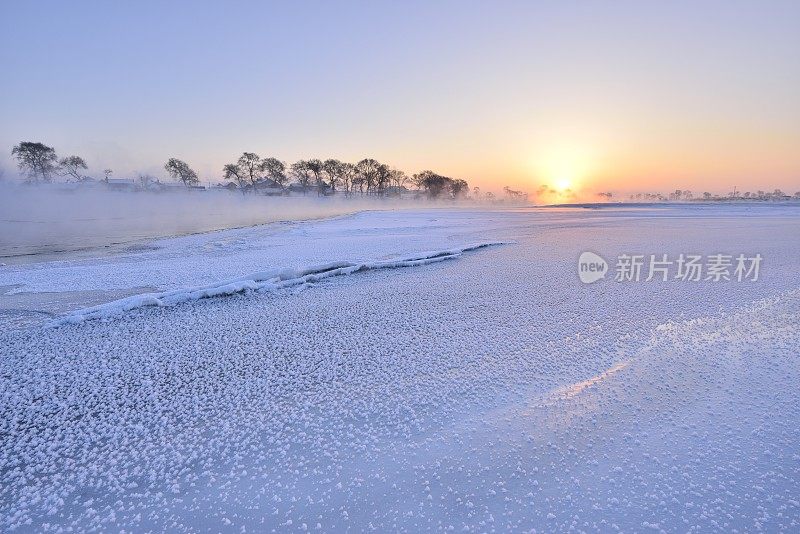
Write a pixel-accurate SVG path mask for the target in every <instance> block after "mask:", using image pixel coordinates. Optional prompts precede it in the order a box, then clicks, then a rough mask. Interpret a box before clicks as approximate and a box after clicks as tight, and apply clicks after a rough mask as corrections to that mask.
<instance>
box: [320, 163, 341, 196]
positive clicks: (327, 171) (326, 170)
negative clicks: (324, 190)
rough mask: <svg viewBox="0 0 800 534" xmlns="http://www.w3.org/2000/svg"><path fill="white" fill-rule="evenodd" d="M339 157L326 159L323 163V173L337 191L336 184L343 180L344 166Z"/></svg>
mask: <svg viewBox="0 0 800 534" xmlns="http://www.w3.org/2000/svg"><path fill="white" fill-rule="evenodd" d="M343 165H344V164H343V163H342V162H341V161H339V160H338V159H326V160H325V162H324V163H323V164H322V174H323V175H324V176H325V178H327V180H328V183H329V184H330V186H331V191H332V192H334V193H336V186H337V185H338V184H339V182H341V181H342V166H343Z"/></svg>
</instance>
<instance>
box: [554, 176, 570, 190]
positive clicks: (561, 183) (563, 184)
mask: <svg viewBox="0 0 800 534" xmlns="http://www.w3.org/2000/svg"><path fill="white" fill-rule="evenodd" d="M554 188H555V189H556V191H559V192H563V191H567V190H568V189H572V180H570V179H569V178H563V177H562V178H556V180H555V181H554Z"/></svg>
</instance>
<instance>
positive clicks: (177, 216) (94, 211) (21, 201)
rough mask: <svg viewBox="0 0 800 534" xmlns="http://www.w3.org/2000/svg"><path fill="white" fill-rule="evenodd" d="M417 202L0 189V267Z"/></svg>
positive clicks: (222, 193) (416, 203)
mask: <svg viewBox="0 0 800 534" xmlns="http://www.w3.org/2000/svg"><path fill="white" fill-rule="evenodd" d="M421 205H425V206H431V205H433V203H430V202H425V201H421V200H400V199H387V198H375V197H365V198H359V197H351V198H343V197H322V198H320V197H317V196H312V195H308V196H291V197H265V196H261V195H242V194H240V193H235V192H229V191H217V190H208V191H175V192H163V193H148V192H127V191H117V192H115V191H108V190H104V189H88V188H87V189H75V190H66V189H64V188H59V187H55V186H40V187H29V186H17V185H11V184H5V185H3V184H0V263H25V262H33V261H44V260H52V259H59V258H62V257H65V253H70V254H69V256H70V257H74V256H75V255H76V254H81V253H87V254H91V255H96V254H97V252H98V250H104V249H105V250H107V251H108V252H115V251H124V250H125V249H126V248H130V247H136V246H143V245H144V242H145V241H146V240H149V239H154V238H159V237H167V236H174V235H185V234H191V233H198V232H207V231H212V230H221V229H226V228H236V227H242V226H253V225H256V224H265V223H271V222H277V221H298V220H306V219H315V218H322V217H332V216H338V215H346V214H350V213H355V212H357V211H362V210H365V209H396V208H404V207H413V206H421ZM449 205H452V204H449Z"/></svg>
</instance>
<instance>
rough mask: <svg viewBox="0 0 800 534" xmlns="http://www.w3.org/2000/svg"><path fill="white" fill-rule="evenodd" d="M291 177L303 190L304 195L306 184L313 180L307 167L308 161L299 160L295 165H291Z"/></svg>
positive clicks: (306, 188)
mask: <svg viewBox="0 0 800 534" xmlns="http://www.w3.org/2000/svg"><path fill="white" fill-rule="evenodd" d="M292 176H293V177H294V179H295V180H297V183H298V184H299V185H300V187H302V188H303V194H304V195H305V194H306V192H307V190H308V184H310V183H311V179H312V178H313V173H312V172H311V169H310V168H309V166H308V161H306V160H304V159H301V160H300V161H297V162H295V163H292Z"/></svg>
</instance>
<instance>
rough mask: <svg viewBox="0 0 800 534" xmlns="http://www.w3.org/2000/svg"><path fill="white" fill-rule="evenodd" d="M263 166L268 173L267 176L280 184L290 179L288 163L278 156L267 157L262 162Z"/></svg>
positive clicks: (284, 183) (282, 184)
mask: <svg viewBox="0 0 800 534" xmlns="http://www.w3.org/2000/svg"><path fill="white" fill-rule="evenodd" d="M261 168H262V169H263V170H264V172H265V173H266V175H267V178H269V179H270V180H272V181H274V182H275V183H276V184H278V185H280V186H284V185H286V182H287V181H288V180H289V177H288V176H286V164H285V163H284V162H282V161H280V160H279V159H277V158H265V159H264V161H262V162H261Z"/></svg>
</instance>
